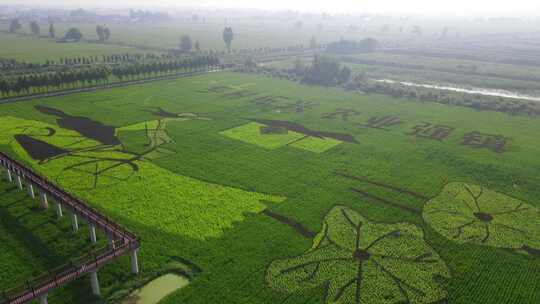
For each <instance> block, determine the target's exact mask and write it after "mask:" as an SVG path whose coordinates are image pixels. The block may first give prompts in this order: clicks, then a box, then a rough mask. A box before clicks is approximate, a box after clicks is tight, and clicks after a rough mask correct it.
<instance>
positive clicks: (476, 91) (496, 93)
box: [375, 79, 540, 102]
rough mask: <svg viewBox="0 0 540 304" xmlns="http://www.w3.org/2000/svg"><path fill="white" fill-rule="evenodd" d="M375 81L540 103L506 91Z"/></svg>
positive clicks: (538, 98)
mask: <svg viewBox="0 0 540 304" xmlns="http://www.w3.org/2000/svg"><path fill="white" fill-rule="evenodd" d="M375 81H377V82H383V83H391V84H401V85H404V86H408V87H419V88H427V89H436V90H443V91H453V92H460V93H465V94H478V95H485V96H496V97H504V98H512V99H521V100H530V101H538V102H540V97H536V96H529V95H523V94H519V93H516V92H512V91H506V90H497V89H485V88H470V89H466V88H463V87H458V86H455V87H454V86H443V85H433V84H423V83H414V82H406V81H396V80H391V79H376V80H375Z"/></svg>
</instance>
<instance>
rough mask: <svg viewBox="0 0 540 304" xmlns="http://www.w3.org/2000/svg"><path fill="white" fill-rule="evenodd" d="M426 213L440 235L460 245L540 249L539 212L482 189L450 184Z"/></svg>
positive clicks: (426, 209) (511, 199)
mask: <svg viewBox="0 0 540 304" xmlns="http://www.w3.org/2000/svg"><path fill="white" fill-rule="evenodd" d="M422 214H423V217H424V219H425V221H426V222H427V223H428V224H429V225H431V226H432V227H433V228H434V229H435V230H436V231H437V232H439V233H440V234H442V235H444V236H445V237H447V238H449V239H451V240H455V241H457V242H460V243H474V244H480V245H486V246H494V247H501V248H514V249H523V250H525V251H531V250H533V248H540V212H539V210H538V209H537V208H535V207H533V206H531V205H529V204H527V203H525V202H522V201H520V200H518V199H515V198H512V197H510V196H508V195H504V194H501V193H498V192H495V191H492V190H489V189H485V188H484V187H482V186H477V185H471V184H466V183H450V184H448V185H446V186H445V187H444V189H443V190H442V192H441V193H440V194H439V195H438V196H437V197H435V198H433V199H431V200H430V201H429V202H428V203H427V204H426V205H425V207H424V210H423V213H422Z"/></svg>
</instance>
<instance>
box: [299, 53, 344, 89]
mask: <svg viewBox="0 0 540 304" xmlns="http://www.w3.org/2000/svg"><path fill="white" fill-rule="evenodd" d="M340 71H341V69H340V64H339V62H338V61H337V60H336V59H335V58H333V57H330V56H315V58H314V59H313V63H312V65H311V67H310V68H309V69H308V70H307V72H306V75H305V76H304V79H303V80H302V81H303V82H305V83H310V84H318V85H326V86H331V85H335V84H336V83H337V82H338V79H339V73H340Z"/></svg>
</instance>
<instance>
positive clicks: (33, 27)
mask: <svg viewBox="0 0 540 304" xmlns="http://www.w3.org/2000/svg"><path fill="white" fill-rule="evenodd" d="M30 31H31V32H32V34H34V35H36V36H39V33H40V27H39V24H38V23H37V22H36V21H32V22H30Z"/></svg>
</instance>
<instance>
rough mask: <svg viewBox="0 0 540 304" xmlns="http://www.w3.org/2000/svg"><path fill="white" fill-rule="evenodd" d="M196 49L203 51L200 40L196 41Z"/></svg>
mask: <svg viewBox="0 0 540 304" xmlns="http://www.w3.org/2000/svg"><path fill="white" fill-rule="evenodd" d="M195 51H196V52H197V53H199V52H200V51H201V44H200V43H199V40H197V41H195Z"/></svg>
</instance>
